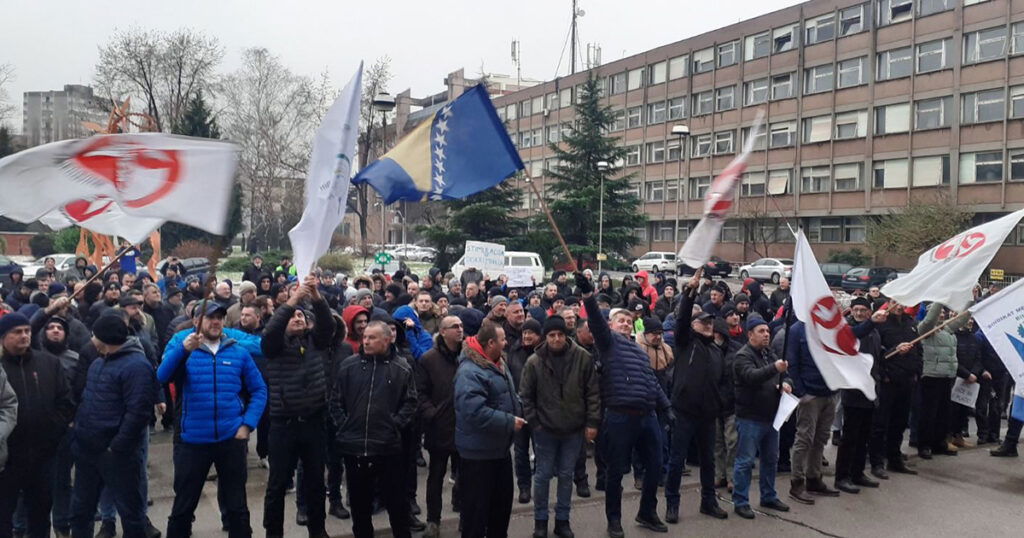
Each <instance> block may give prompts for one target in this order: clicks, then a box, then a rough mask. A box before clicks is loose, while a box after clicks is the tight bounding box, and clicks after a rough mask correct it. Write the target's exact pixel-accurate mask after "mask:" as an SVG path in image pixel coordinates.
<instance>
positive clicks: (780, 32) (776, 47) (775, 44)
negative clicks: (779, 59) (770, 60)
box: [771, 23, 800, 54]
mask: <svg viewBox="0 0 1024 538" xmlns="http://www.w3.org/2000/svg"><path fill="white" fill-rule="evenodd" d="M786 34H789V39H788V40H785V39H784V38H785V37H786ZM799 35H800V24H799V23H793V24H790V25H786V26H779V27H778V28H773V29H772V42H771V44H772V54H782V53H784V52H789V51H791V50H795V49H796V48H797V47H798V46H799V43H797V38H798V37H799ZM780 40H782V41H780Z"/></svg>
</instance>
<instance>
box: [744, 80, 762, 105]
mask: <svg viewBox="0 0 1024 538" xmlns="http://www.w3.org/2000/svg"><path fill="white" fill-rule="evenodd" d="M766 101H768V79H767V78H759V79H757V80H751V81H750V82H744V83H743V104H744V105H745V106H750V105H757V104H760V103H764V102H766Z"/></svg>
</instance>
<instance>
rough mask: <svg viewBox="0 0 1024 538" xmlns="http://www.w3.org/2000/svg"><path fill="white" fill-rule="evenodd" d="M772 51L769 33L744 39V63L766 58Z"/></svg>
mask: <svg viewBox="0 0 1024 538" xmlns="http://www.w3.org/2000/svg"><path fill="white" fill-rule="evenodd" d="M771 51H772V36H771V34H770V33H769V32H765V33H763V34H757V35H751V36H747V38H746V46H745V47H744V54H743V59H744V60H745V61H748V62H749V61H750V60H756V59H758V58H764V57H765V56H768V55H769V54H770V53H771Z"/></svg>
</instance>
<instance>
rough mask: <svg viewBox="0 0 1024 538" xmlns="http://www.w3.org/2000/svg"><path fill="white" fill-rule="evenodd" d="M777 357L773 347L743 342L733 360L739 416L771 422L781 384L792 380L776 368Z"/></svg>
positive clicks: (777, 403)
mask: <svg viewBox="0 0 1024 538" xmlns="http://www.w3.org/2000/svg"><path fill="white" fill-rule="evenodd" d="M776 360H778V357H776V356H775V353H774V352H773V351H772V350H771V349H770V348H767V347H766V348H764V349H762V350H760V351H758V350H756V349H754V348H752V347H750V344H746V345H744V346H743V347H742V348H740V350H739V351H737V352H736V358H735V359H734V361H733V365H732V367H733V382H734V383H735V387H736V418H744V419H748V420H756V421H758V422H769V423H770V422H771V421H772V420H774V419H775V412H776V411H777V410H778V408H779V396H780V394H781V392H780V389H781V384H782V383H788V384H789V385H790V386H793V381H792V380H791V379H789V378H787V377H785V374H780V373H779V372H778V370H776V369H775V361H776Z"/></svg>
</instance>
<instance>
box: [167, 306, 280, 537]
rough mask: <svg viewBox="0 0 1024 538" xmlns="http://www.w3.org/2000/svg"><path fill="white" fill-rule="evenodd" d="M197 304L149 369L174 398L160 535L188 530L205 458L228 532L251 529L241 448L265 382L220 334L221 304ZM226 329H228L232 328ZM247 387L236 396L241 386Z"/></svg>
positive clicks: (259, 408)
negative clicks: (190, 324)
mask: <svg viewBox="0 0 1024 538" xmlns="http://www.w3.org/2000/svg"><path fill="white" fill-rule="evenodd" d="M200 312H203V313H204V314H205V316H204V317H203V318H202V324H201V326H200V327H199V330H198V331H196V332H189V331H187V330H186V331H182V332H179V333H178V334H176V335H174V337H173V338H171V340H170V342H168V343H167V347H166V349H165V350H164V360H163V362H162V363H161V364H160V368H159V369H158V370H157V378H158V379H159V380H160V382H161V383H168V382H174V383H175V385H176V386H177V388H178V398H180V399H182V411H181V414H180V418H179V424H178V427H179V431H180V433H181V442H179V443H177V444H175V445H174V506H173V507H172V508H171V515H170V517H169V518H168V523H167V536H168V538H186V537H188V536H190V535H191V533H192V517H193V514H194V513H195V509H196V506H197V505H198V504H199V497H200V496H201V495H202V492H203V484H204V483H205V482H206V475H207V473H208V472H209V470H210V465H211V464H212V465H215V466H216V468H217V474H218V475H219V480H220V482H219V488H221V489H222V491H220V495H218V497H220V498H222V500H223V508H224V510H225V511H226V512H227V516H228V517H227V519H228V527H229V529H230V531H229V534H228V536H229V537H230V538H236V537H237V538H242V537H248V536H251V535H252V528H251V527H250V526H249V509H248V507H247V505H246V493H245V481H246V466H245V461H246V457H245V456H246V452H247V449H248V445H249V434H250V433H251V432H252V430H254V429H256V425H257V424H258V423H259V420H260V416H261V415H262V414H263V408H264V407H265V406H266V404H267V385H266V383H264V382H263V378H262V377H261V376H260V373H259V370H258V369H257V368H256V363H255V361H253V358H252V355H251V354H250V353H249V352H248V351H247V350H246V349H245V347H243V346H242V345H240V344H239V343H238V342H236V340H235V339H234V338H232V337H231V336H228V335H227V334H225V331H224V316H225V315H226V314H227V310H226V309H225V308H224V307H223V306H221V305H219V304H217V303H215V302H212V301H211V302H209V303H206V306H205V309H203V308H198V307H197V308H196V311H195V312H194V315H196V316H198V315H199V313H200ZM232 334H234V333H232ZM243 391H244V392H246V393H248V395H249V403H248V405H245V404H244V403H243V400H242V397H241V394H242V392H243Z"/></svg>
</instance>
